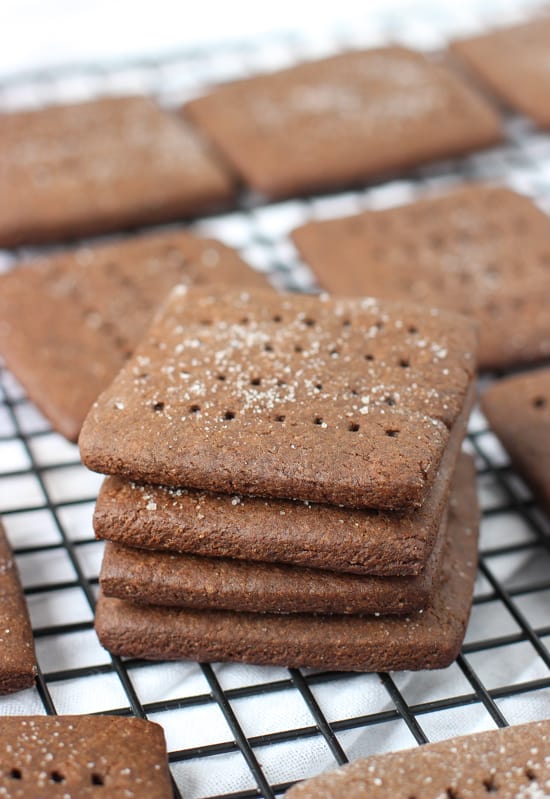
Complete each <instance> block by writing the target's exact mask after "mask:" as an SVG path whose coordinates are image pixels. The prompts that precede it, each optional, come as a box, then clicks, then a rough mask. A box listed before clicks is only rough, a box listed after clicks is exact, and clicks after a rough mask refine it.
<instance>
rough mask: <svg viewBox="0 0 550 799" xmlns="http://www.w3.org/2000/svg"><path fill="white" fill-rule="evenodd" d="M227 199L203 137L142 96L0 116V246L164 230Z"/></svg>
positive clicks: (221, 173)
mask: <svg viewBox="0 0 550 799" xmlns="http://www.w3.org/2000/svg"><path fill="white" fill-rule="evenodd" d="M233 194H234V185H233V180H232V178H231V176H230V175H229V174H228V173H227V172H226V171H225V170H224V169H223V168H222V166H221V165H220V164H219V163H218V162H217V160H216V158H215V156H214V155H213V154H212V153H211V152H210V150H209V148H208V147H207V145H206V144H205V142H204V141H203V140H202V138H201V136H200V134H199V133H197V132H196V131H195V130H194V129H193V128H191V126H189V125H187V124H186V123H185V122H184V121H183V120H182V119H181V118H179V117H177V116H176V115H175V114H170V113H168V112H166V111H163V110H162V109H161V108H160V107H159V106H158V105H157V104H156V103H155V102H153V100H151V99H149V98H148V97H139V96H136V97H117V98H104V99H100V100H94V101H91V102H85V103H75V104H73V105H58V106H51V107H49V108H44V109H41V110H38V111H21V112H18V113H11V114H0V208H2V214H1V216H0V246H3V247H12V246H16V245H19V244H38V243H41V242H46V241H64V240H66V239H69V238H71V239H72V238H78V237H80V236H87V235H94V234H96V233H105V232H108V231H112V230H121V229H125V228H128V227H135V226H139V225H144V224H152V223H156V222H169V221H172V220H176V219H179V218H181V217H182V216H189V215H192V214H197V213H201V212H203V211H205V210H208V209H210V208H213V207H217V206H219V205H221V204H223V203H226V202H227V201H228V200H229V199H231V197H232V196H233Z"/></svg>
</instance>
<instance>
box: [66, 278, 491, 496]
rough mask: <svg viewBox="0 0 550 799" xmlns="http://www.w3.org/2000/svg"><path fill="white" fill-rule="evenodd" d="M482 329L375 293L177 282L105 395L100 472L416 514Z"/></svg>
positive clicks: (98, 443) (100, 413)
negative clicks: (306, 292) (341, 295)
mask: <svg viewBox="0 0 550 799" xmlns="http://www.w3.org/2000/svg"><path fill="white" fill-rule="evenodd" d="M475 350H476V331H475V326H474V325H473V324H472V323H471V322H469V321H468V320H467V319H464V318H463V317H461V316H458V315H455V314H447V313H444V312H439V311H437V310H431V311H428V312H427V313H426V310H425V309H424V308H419V307H417V306H415V305H411V304H405V303H403V304H396V303H386V302H381V301H378V300H376V299H372V298H363V299H355V300H352V299H342V300H333V299H330V298H329V297H327V296H321V297H311V296H303V295H295V294H294V295H293V294H287V295H277V294H275V293H273V292H268V291H263V290H259V289H258V290H255V291H252V290H251V291H247V292H235V291H234V292H230V291H225V292H222V291H214V292H213V291H209V290H206V289H202V290H200V289H187V288H185V287H176V289H174V291H173V292H172V294H171V295H170V297H169V298H168V300H167V302H166V303H165V305H164V307H163V308H162V309H161V310H160V311H159V312H158V314H157V316H156V318H155V320H154V322H153V324H152V325H151V327H150V329H149V332H148V334H147V335H146V336H145V338H144V340H143V341H142V342H141V344H140V346H139V347H138V349H137V350H136V351H135V353H134V355H133V356H132V357H131V358H130V360H129V361H128V362H127V363H126V365H125V367H124V368H123V369H122V371H121V372H120V373H119V374H118V376H117V377H116V378H115V380H114V382H113V383H112V384H111V386H110V387H109V388H108V389H107V390H106V391H105V392H104V393H103V394H102V395H101V396H100V397H99V399H98V400H97V402H96V403H94V405H93V407H92V409H91V410H90V413H89V414H88V416H87V418H86V421H85V422H84V425H83V428H82V432H81V435H80V440H79V443H80V451H81V455H82V458H83V461H84V463H85V465H86V466H88V467H89V468H90V469H92V470H94V471H98V472H102V473H104V474H116V475H119V476H122V477H125V478H129V479H131V480H136V481H138V482H146V483H153V484H157V485H170V486H176V487H180V486H185V487H190V488H199V489H203V490H209V491H214V492H220V493H231V494H234V493H242V494H247V495H252V496H262V497H272V498H273V497H278V498H287V499H300V500H309V501H314V502H326V503H333V504H341V505H346V506H349V507H362V508H365V507H376V508H379V509H383V508H387V509H403V508H413V507H418V506H420V505H421V504H422V502H423V501H424V499H425V497H426V494H427V492H428V490H429V488H430V486H431V485H432V484H433V481H434V479H435V476H436V474H437V471H438V469H439V466H440V462H441V458H442V456H443V453H444V451H445V448H446V446H447V444H448V442H449V436H450V431H451V429H452V428H453V426H454V424H455V422H456V420H457V418H458V417H459V416H460V413H461V411H462V410H463V408H464V405H465V403H466V398H467V395H468V391H469V388H470V385H471V382H472V379H473V375H474V372H475V360H476V359H475Z"/></svg>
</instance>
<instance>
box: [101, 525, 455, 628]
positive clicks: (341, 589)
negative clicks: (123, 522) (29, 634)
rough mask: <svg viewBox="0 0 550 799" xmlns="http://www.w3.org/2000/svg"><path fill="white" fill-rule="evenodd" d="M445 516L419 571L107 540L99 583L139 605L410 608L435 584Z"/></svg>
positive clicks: (427, 597)
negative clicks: (189, 551) (384, 572)
mask: <svg viewBox="0 0 550 799" xmlns="http://www.w3.org/2000/svg"><path fill="white" fill-rule="evenodd" d="M446 536H447V514H446V513H445V514H444V516H443V519H442V520H441V524H440V530H439V533H438V536H437V540H436V542H435V546H434V548H433V550H432V552H431V554H430V557H429V558H428V562H427V563H426V566H425V568H424V570H423V572H422V573H421V574H420V575H416V576H411V577H373V576H371V575H353V574H338V573H337V572H330V571H324V570H321V569H307V568H302V567H299V566H289V565H279V564H276V563H269V564H268V563H260V562H257V561H256V562H250V561H244V560H231V559H230V558H204V557H200V556H197V555H173V554H170V553H168V552H153V551H150V550H144V549H134V548H132V547H125V546H121V545H120V544H114V543H112V542H111V541H109V542H107V546H106V547H105V552H104V555H103V563H102V566H101V573H100V576H99V582H100V586H101V590H102V591H103V593H104V594H105V596H112V597H118V598H119V599H128V600H130V601H132V602H139V603H140V604H145V605H163V606H167V607H180V608H199V609H208V608H210V609H212V610H238V611H250V612H252V613H354V614H373V613H378V614H380V613H383V614H384V615H388V614H392V613H401V614H402V613H408V612H410V611H413V610H423V609H424V608H425V607H426V606H427V605H428V604H429V603H430V601H431V598H432V594H433V592H434V591H435V590H436V588H437V584H438V581H439V570H440V567H441V561H442V556H443V550H444V544H445V539H446Z"/></svg>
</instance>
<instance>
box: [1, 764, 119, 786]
mask: <svg viewBox="0 0 550 799" xmlns="http://www.w3.org/2000/svg"><path fill="white" fill-rule="evenodd" d="M8 777H10V778H11V779H12V780H22V779H23V772H22V771H21V769H19V768H12V769H11V771H10V772H8ZM66 779H67V778H66V777H65V775H64V774H62V773H61V772H60V771H57V770H56V771H52V772H50V782H55V783H62V782H65V781H66ZM90 784H91V785H96V786H98V787H99V786H102V785H105V780H104V779H103V777H102V776H101V774H90Z"/></svg>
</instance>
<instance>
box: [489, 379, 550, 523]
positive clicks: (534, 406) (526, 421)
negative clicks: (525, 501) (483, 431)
mask: <svg viewBox="0 0 550 799" xmlns="http://www.w3.org/2000/svg"><path fill="white" fill-rule="evenodd" d="M481 407H482V409H483V412H484V413H485V415H486V417H487V419H488V420H489V424H490V425H491V428H492V430H494V432H495V433H496V435H497V436H498V437H499V439H500V440H501V442H502V444H503V445H504V447H505V449H506V450H507V452H508V454H509V455H510V458H511V460H512V463H513V464H514V466H515V467H516V468H517V470H518V472H519V473H520V474H521V475H522V476H523V477H524V478H525V480H526V482H527V483H529V485H530V486H531V488H532V489H533V492H534V494H535V495H536V496H537V497H538V499H539V500H540V502H541V503H542V504H543V505H544V507H545V508H546V510H547V511H548V512H549V513H550V369H539V370H537V371H535V372H529V373H527V374H523V375H516V376H515V377H508V378H506V379H505V380H499V381H498V382H497V383H494V384H493V385H492V386H491V387H490V388H489V389H488V390H487V391H486V392H485V393H484V394H483V396H482V398H481Z"/></svg>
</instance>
